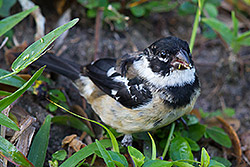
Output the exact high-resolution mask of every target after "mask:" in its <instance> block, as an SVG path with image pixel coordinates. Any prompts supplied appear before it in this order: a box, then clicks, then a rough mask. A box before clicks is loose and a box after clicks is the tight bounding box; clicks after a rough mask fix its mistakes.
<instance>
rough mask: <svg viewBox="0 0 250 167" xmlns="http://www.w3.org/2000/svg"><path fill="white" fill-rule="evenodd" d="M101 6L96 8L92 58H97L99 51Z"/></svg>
mask: <svg viewBox="0 0 250 167" xmlns="http://www.w3.org/2000/svg"><path fill="white" fill-rule="evenodd" d="M103 10H104V9H103V7H100V8H98V10H97V15H96V19H95V54H94V60H96V59H98V58H99V53H100V37H101V30H102V18H103Z"/></svg>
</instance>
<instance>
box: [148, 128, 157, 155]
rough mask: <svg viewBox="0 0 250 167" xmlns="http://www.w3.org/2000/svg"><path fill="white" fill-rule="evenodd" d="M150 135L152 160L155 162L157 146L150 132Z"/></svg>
mask: <svg viewBox="0 0 250 167" xmlns="http://www.w3.org/2000/svg"><path fill="white" fill-rule="evenodd" d="M148 135H149V137H150V139H151V141H152V158H151V159H152V160H155V159H156V146H155V141H154V139H153V137H152V136H151V134H150V133H149V132H148Z"/></svg>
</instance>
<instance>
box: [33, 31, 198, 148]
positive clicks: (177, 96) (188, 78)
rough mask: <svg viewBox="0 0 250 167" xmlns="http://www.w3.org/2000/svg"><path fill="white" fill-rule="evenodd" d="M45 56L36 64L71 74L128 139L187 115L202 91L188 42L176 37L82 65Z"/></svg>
mask: <svg viewBox="0 0 250 167" xmlns="http://www.w3.org/2000/svg"><path fill="white" fill-rule="evenodd" d="M44 56H45V57H42V58H41V59H40V60H38V61H37V62H36V64H39V65H44V64H46V65H47V68H49V69H51V70H53V71H55V72H57V73H59V74H62V75H64V76H66V77H68V78H70V79H71V80H72V81H73V83H74V85H75V86H76V87H77V88H78V90H79V93H80V94H81V96H83V97H84V98H85V99H86V100H87V101H88V103H89V104H90V105H91V106H92V108H93V110H94V111H95V112H96V114H97V115H98V116H99V117H100V118H101V120H102V121H103V122H104V123H105V124H107V125H109V126H111V127H113V128H114V129H116V130H117V131H118V132H121V133H124V134H126V135H127V136H126V137H127V138H124V140H123V142H125V143H126V142H130V141H129V140H130V139H131V136H130V135H131V134H132V133H136V132H142V131H150V130H153V129H157V128H160V127H163V126H166V125H168V124H170V123H172V122H173V121H175V120H176V119H178V118H180V117H181V116H183V115H184V114H186V113H189V112H190V111H191V110H192V109H193V106H194V104H195V102H196V99H197V98H198V96H199V94H200V83H199V80H198V76H197V73H196V69H195V66H194V63H193V61H192V55H191V53H190V50H189V46H188V43H187V42H185V41H183V40H181V39H179V38H177V37H172V36H171V37H167V38H162V39H160V40H157V41H156V42H154V43H153V44H151V45H150V46H149V47H147V48H146V49H144V50H143V51H138V52H135V53H129V54H126V55H124V56H122V57H120V58H119V59H112V58H104V59H99V60H97V61H95V62H92V63H91V64H88V65H85V66H83V67H80V66H78V65H76V64H75V63H71V62H68V61H64V60H62V59H59V58H58V57H55V56H53V55H47V56H46V55H44ZM79 67H80V68H79Z"/></svg>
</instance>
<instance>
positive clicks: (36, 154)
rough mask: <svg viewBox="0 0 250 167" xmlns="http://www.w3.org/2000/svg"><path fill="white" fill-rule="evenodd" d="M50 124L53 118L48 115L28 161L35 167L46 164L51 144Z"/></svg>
mask: <svg viewBox="0 0 250 167" xmlns="http://www.w3.org/2000/svg"><path fill="white" fill-rule="evenodd" d="M50 124H51V117H50V115H48V116H47V117H46V118H45V121H44V123H43V125H42V126H41V127H40V129H39V131H38V132H37V134H36V136H35V137H34V139H33V142H32V144H31V147H30V151H29V155H28V159H29V160H30V162H32V163H33V164H34V165H35V167H40V166H43V164H44V161H45V157H46V152H47V148H48V144H49V132H50Z"/></svg>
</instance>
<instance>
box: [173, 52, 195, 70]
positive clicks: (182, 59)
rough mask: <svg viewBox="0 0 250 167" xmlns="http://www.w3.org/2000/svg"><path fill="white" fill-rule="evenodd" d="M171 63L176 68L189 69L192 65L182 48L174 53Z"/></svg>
mask: <svg viewBox="0 0 250 167" xmlns="http://www.w3.org/2000/svg"><path fill="white" fill-rule="evenodd" d="M171 65H172V66H173V67H174V69H178V70H185V69H190V68H191V67H192V65H191V63H190V58H189V55H188V53H187V52H186V51H185V50H182V49H181V50H180V51H179V52H178V53H177V54H176V55H175V57H174V59H173V60H172V62H171Z"/></svg>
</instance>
